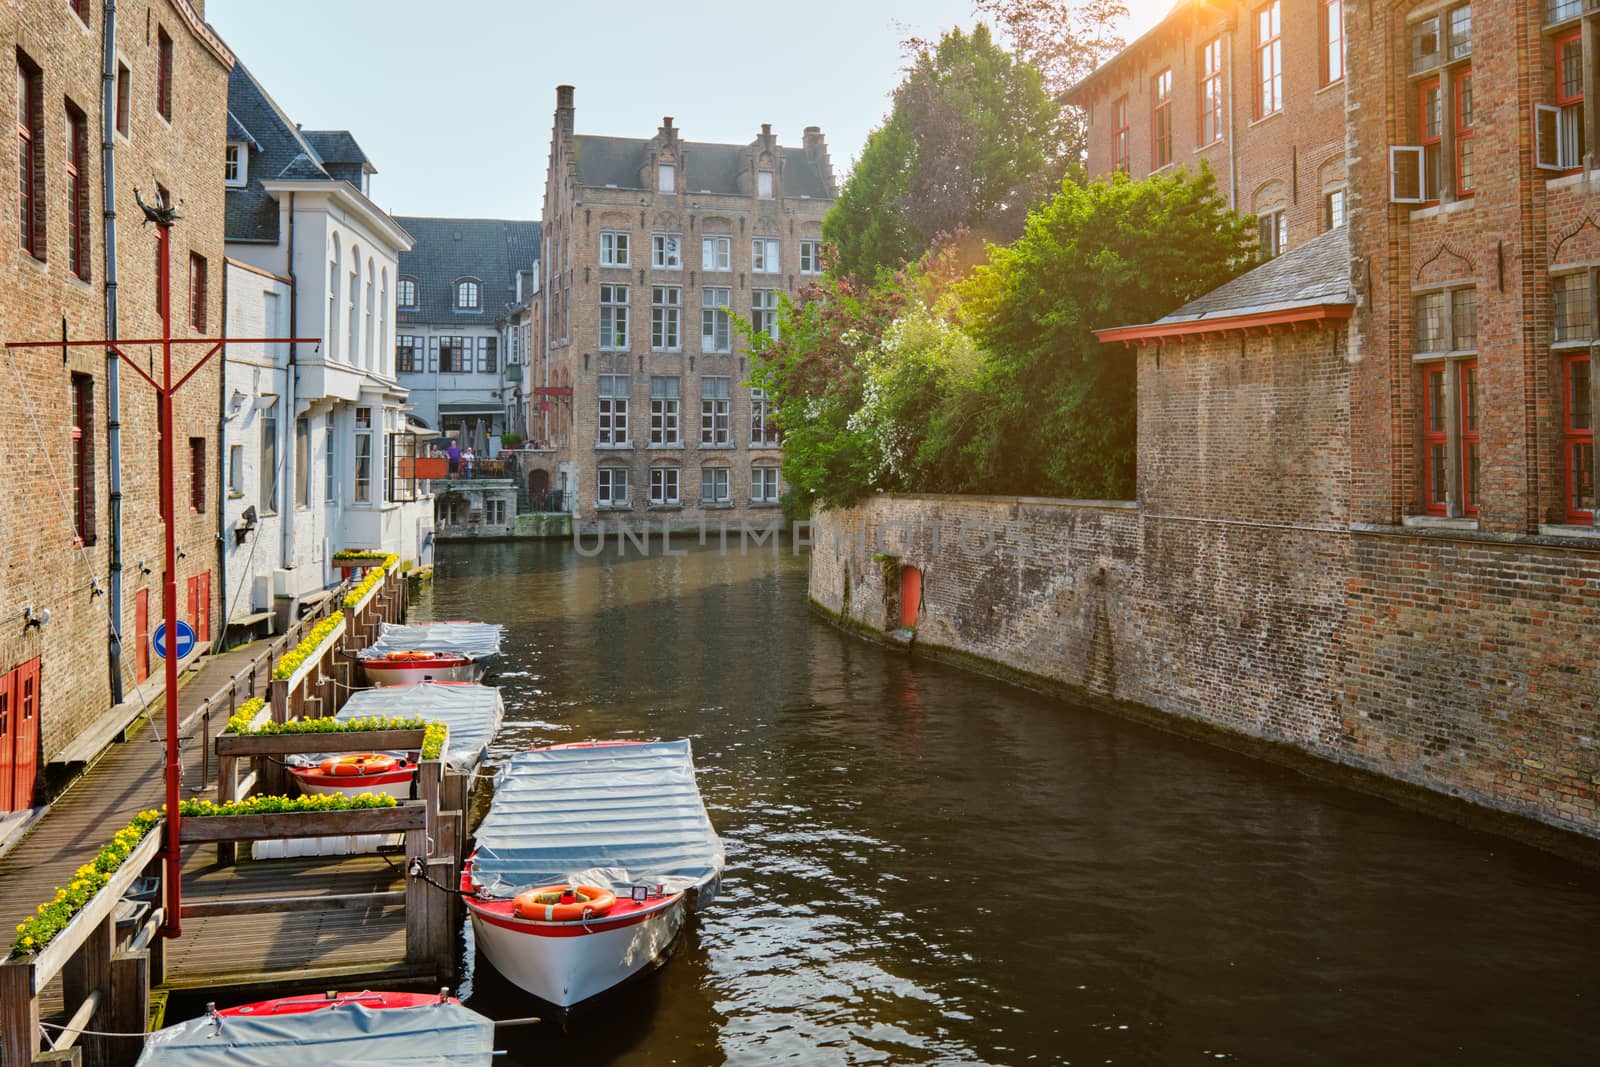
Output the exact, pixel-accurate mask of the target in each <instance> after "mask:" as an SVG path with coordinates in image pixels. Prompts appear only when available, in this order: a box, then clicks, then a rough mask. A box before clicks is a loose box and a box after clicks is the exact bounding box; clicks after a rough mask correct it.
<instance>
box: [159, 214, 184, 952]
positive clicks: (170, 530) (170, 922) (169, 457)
mask: <svg viewBox="0 0 1600 1067" xmlns="http://www.w3.org/2000/svg"><path fill="white" fill-rule="evenodd" d="M171 238H172V224H171V223H170V222H162V223H158V224H157V225H156V243H157V244H158V245H159V246H160V252H161V255H160V257H159V262H160V264H161V277H160V278H159V279H158V280H157V283H156V292H157V299H158V301H159V303H160V313H161V391H160V392H159V393H158V394H157V400H156V404H157V408H158V411H159V415H160V422H161V521H162V523H163V524H164V525H165V527H166V573H165V574H163V575H162V579H161V612H162V617H163V621H164V622H165V623H166V630H167V648H166V655H165V656H164V657H163V658H162V662H163V664H164V665H165V667H166V672H167V699H166V703H167V738H166V740H167V845H166V856H165V859H166V883H167V887H166V888H167V894H166V897H167V899H166V908H167V918H166V928H165V929H164V931H163V933H164V935H165V936H167V937H178V936H179V935H180V934H182V933H183V918H182V908H183V853H182V850H181V849H180V847H179V845H180V841H181V834H180V825H179V824H180V822H181V817H180V816H179V814H178V803H179V799H180V797H179V792H180V786H181V784H182V781H183V757H182V753H181V750H180V749H179V747H178V516H177V511H178V509H177V506H176V503H175V501H174V497H175V496H176V495H177V494H176V485H175V482H176V479H175V477H174V474H173V451H174V449H175V448H176V441H175V440H174V437H173V429H172V240H171Z"/></svg>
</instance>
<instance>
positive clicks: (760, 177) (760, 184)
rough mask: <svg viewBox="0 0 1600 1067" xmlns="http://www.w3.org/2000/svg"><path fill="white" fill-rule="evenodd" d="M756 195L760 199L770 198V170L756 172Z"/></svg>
mask: <svg viewBox="0 0 1600 1067" xmlns="http://www.w3.org/2000/svg"><path fill="white" fill-rule="evenodd" d="M756 196H757V197H759V198H760V199H762V200H771V199H772V172H771V171H770V170H760V171H757V172H756Z"/></svg>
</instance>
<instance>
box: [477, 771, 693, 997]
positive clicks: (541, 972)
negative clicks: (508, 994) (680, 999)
mask: <svg viewBox="0 0 1600 1067" xmlns="http://www.w3.org/2000/svg"><path fill="white" fill-rule="evenodd" d="M477 845H478V847H477V850H476V851H475V852H474V853H473V854H472V856H471V858H470V859H469V860H468V861H467V865H466V867H465V869H464V870H463V871H462V874H461V889H462V892H463V893H464V894H465V899H466V903H467V908H468V910H469V912H470V913H471V915H472V929H473V933H474V936H475V939H476V943H477V947H478V951H479V952H481V953H482V955H483V957H484V958H486V959H487V960H488V961H489V962H490V963H491V964H493V965H494V967H495V969H496V970H498V971H499V972H500V973H501V974H502V975H504V976H505V977H506V978H507V979H508V980H509V981H511V982H512V983H513V984H514V985H516V986H518V987H519V988H521V989H523V990H524V991H526V992H528V993H531V994H533V995H534V996H536V997H538V998H539V999H541V1000H543V1001H546V1002H548V1003H550V1004H553V1005H555V1006H556V1007H558V1008H562V1009H566V1008H570V1007H573V1006H574V1005H576V1004H579V1003H581V1002H583V1001H585V1000H588V999H589V998H591V997H594V996H596V995H598V994H600V993H603V992H605V991H606V990H608V989H610V988H612V987H613V986H616V985H618V984H620V983H622V982H624V981H626V980H628V979H629V978H632V977H634V976H635V975H638V974H641V973H643V972H645V971H647V970H648V969H650V968H651V967H653V966H654V965H655V964H656V963H657V962H658V961H660V960H662V959H663V958H664V956H665V953H666V951H667V949H668V948H669V947H670V946H671V945H672V942H673V939H674V938H675V937H676V936H677V934H678V931H679V930H680V929H682V927H683V924H684V921H685V919H686V917H687V915H688V913H689V912H691V911H696V910H699V909H700V908H702V907H704V906H705V905H707V904H709V903H710V902H711V901H712V899H713V898H714V897H715V896H716V893H717V889H718V888H719V886H720V883H721V880H722V866H723V861H724V854H723V849H722V842H721V840H720V839H719V838H718V837H717V834H716V831H715V830H714V829H713V828H712V826H711V819H710V817H709V816H707V814H706V809H705V804H704V802H703V801H702V800H701V799H700V790H699V788H698V787H697V786H696V784H695V774H694V757H693V754H692V752H691V751H690V747H689V742H688V741H590V742H580V743H576V744H565V745H550V746H547V747H543V748H535V749H532V750H530V751H527V752H522V753H519V754H517V755H515V756H513V757H512V758H511V759H510V761H508V762H507V763H506V764H505V766H504V767H503V768H502V769H501V771H500V775H499V778H498V780H497V782H496V785H495V793H494V801H493V802H492V803H491V805H490V807H489V813H488V815H486V816H485V817H484V820H483V824H482V825H481V826H479V827H478V833H477Z"/></svg>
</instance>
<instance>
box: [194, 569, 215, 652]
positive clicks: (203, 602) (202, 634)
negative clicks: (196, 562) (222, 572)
mask: <svg viewBox="0 0 1600 1067" xmlns="http://www.w3.org/2000/svg"><path fill="white" fill-rule="evenodd" d="M196 581H197V583H198V590H199V594H198V596H197V598H196V605H195V606H196V608H197V611H198V613H197V614H196V615H195V623H194V636H195V643H196V644H201V645H205V644H209V643H210V641H211V572H210V571H206V572H205V573H204V574H202V575H200V576H199V577H198V578H197V579H196Z"/></svg>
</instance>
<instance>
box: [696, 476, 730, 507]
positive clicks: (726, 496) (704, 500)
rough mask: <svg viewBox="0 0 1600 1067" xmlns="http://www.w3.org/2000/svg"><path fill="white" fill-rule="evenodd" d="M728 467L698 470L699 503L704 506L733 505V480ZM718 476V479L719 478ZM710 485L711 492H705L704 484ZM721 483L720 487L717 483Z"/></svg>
mask: <svg viewBox="0 0 1600 1067" xmlns="http://www.w3.org/2000/svg"><path fill="white" fill-rule="evenodd" d="M731 473H732V470H731V468H729V467H702V468H700V503H701V504H702V505H705V504H731V503H733V478H732V477H730V475H731ZM719 475H720V477H719ZM707 482H710V483H711V492H710V493H709V494H708V493H707V492H706V483H707ZM719 482H720V483H721V484H720V485H719V484H718V483H719Z"/></svg>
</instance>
